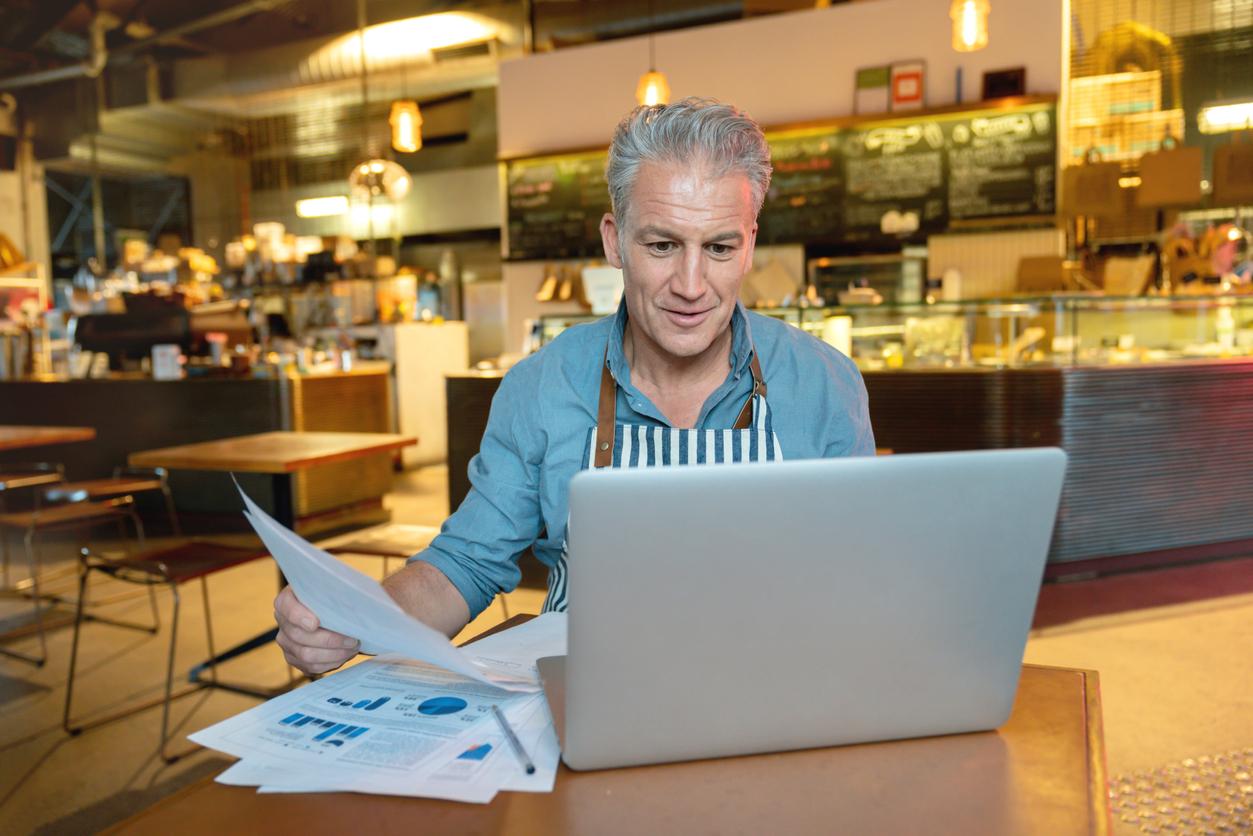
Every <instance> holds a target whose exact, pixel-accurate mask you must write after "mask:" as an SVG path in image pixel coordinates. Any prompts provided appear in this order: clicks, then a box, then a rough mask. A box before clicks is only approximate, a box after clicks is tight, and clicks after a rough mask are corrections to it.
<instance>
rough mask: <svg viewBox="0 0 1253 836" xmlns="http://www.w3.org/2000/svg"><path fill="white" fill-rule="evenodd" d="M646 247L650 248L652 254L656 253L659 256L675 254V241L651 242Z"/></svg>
mask: <svg viewBox="0 0 1253 836" xmlns="http://www.w3.org/2000/svg"><path fill="white" fill-rule="evenodd" d="M644 246H646V247H648V249H649V250H650V251H651V252H653V253H656V254H657V255H665V254H666V253H671V252H674V242H673V241H650V242H649V243H647V244H645V245H644Z"/></svg>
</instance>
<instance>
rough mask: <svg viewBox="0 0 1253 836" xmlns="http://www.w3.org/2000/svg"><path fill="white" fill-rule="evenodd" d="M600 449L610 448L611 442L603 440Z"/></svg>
mask: <svg viewBox="0 0 1253 836" xmlns="http://www.w3.org/2000/svg"><path fill="white" fill-rule="evenodd" d="M600 449H602V450H608V449H609V442H608V441H602V442H601V443H600Z"/></svg>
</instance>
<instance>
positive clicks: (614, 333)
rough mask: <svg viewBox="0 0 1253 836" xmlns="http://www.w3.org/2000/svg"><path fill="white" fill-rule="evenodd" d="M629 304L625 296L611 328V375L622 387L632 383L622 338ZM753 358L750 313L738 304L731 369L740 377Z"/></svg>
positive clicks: (740, 303)
mask: <svg viewBox="0 0 1253 836" xmlns="http://www.w3.org/2000/svg"><path fill="white" fill-rule="evenodd" d="M626 323H627V304H626V297H625V296H623V297H622V301H621V302H619V303H618V311H617V313H615V314H614V316H613V325H612V327H610V329H609V352H608V354H609V372H610V374H612V375H613V377H614V380H616V381H618V385H619V386H623V385H626V383H628V382H630V380H631V371H630V367H629V366H628V365H627V359H626V348H625V346H624V345H623V342H622V340H623V336H624V335H625V334H626ZM752 359H753V334H752V329H751V327H750V326H749V324H748V313H747V311H745V310H744V304H743V303H742V302H740V301H739V300H736V302H735V310H734V311H733V312H732V313H731V369H732V371H734V372H735V374H736V376H739V374H740V373H742V372H743V371H744V370H745V369H746V368H748V364H749V363H750V362H751V361H752Z"/></svg>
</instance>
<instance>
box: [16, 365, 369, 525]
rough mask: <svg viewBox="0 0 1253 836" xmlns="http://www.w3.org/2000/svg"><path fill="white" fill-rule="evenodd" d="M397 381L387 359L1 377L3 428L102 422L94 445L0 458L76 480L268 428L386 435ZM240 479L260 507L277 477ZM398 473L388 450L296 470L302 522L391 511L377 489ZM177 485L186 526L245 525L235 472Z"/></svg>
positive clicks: (174, 478) (178, 478)
mask: <svg viewBox="0 0 1253 836" xmlns="http://www.w3.org/2000/svg"><path fill="white" fill-rule="evenodd" d="M390 386H391V384H390V375H389V371H388V364H386V363H363V364H359V365H358V366H357V367H356V368H355V369H353V370H352V371H347V372H343V371H333V372H329V371H328V372H324V373H310V374H296V373H279V374H276V375H275V376H272V377H250V378H190V379H185V380H152V379H151V378H148V377H146V376H145V377H128V376H113V377H109V378H102V379H86V380H22V381H0V424H23V425H40V424H48V425H60V424H73V425H77V426H87V427H93V428H94V429H95V430H96V440H95V441H92V442H88V443H81V444H65V445H59V446H56V447H45V448H39V449H31V450H23V451H14V452H10V453H3V454H0V462H19V461H20V462H29V461H35V460H42V461H52V462H58V463H61V464H63V465H64V466H65V469H66V475H67V476H68V477H69V478H70V479H74V480H78V479H91V478H96V477H102V476H108V475H110V473H111V472H112V471H113V469H114V468H115V467H119V466H124V465H125V464H126V460H127V456H128V455H130V454H131V453H135V452H137V451H142V450H151V449H155V448H161V447H171V446H176V445H182V444H191V443H195V442H201V441H211V440H215V439H221V438H229V437H232V436H240V435H249V434H252V433H261V432H269V431H273V430H304V431H328V432H380V433H387V432H391V431H392V430H391V426H392V422H391V409H392V407H391V403H392V401H391V390H390ZM238 477H239V482H240V484H241V485H242V486H243V487H244V489H245V490H247V491H248V492H249V494H250V495H251V496H253V497H254V498H255V499H256V500H257V502H258V503H260V504H261V506H262V507H264V508H266V509H267V510H272V509H273V497H272V495H271V494H272V488H271V483H272V480H271V479H269V478H268V477H266V476H265V475H263V474H238ZM391 477H392V460H391V456H390V455H379V456H371V457H369V458H365V459H358V460H354V461H347V462H338V463H333V464H328V465H325V466H320V467H318V468H316V469H313V470H309V471H304V472H299V473H296V474H294V475H293V499H294V506H295V509H294V510H295V512H296V516H297V519H298V521H300V520H303V521H304V524H303V525H301V526H300V527H301V530H309V529H310V528H318V529H324V528H332V527H339V526H342V525H345V524H348V523H359V524H367V523H371V522H378V521H382V520H384V519H386V512H385V511H384V510H383V507H382V497H383V495H384V494H385V493H386V492H387V491H388V490H389V489H390V485H391ZM170 486H171V489H172V491H173V494H174V498H175V502H176V505H177V507H178V510H179V512H180V515H182V516H183V518H184V524H188V525H190V526H191V527H192V528H193V529H196V528H214V529H217V528H220V527H225V528H235V527H239V526H243V525H244V522H243V518H242V516H241V515H240V514H239V507H240V504H239V502H238V501H237V500H236V499H235V498H234V497H235V493H234V489H233V487H232V486H231V482H230V476H229V475H228V474H226V473H211V472H206V471H188V470H175V471H171V472H170ZM136 500H137V501H140V502H144V501H148V498H145V497H136ZM152 516H153V517H154V518H159V516H160V515H159V514H158V515H152Z"/></svg>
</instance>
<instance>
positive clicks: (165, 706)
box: [158, 583, 217, 763]
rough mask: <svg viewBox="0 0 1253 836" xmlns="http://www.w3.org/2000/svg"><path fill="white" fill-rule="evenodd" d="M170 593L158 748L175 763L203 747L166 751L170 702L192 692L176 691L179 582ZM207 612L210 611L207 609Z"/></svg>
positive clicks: (169, 760)
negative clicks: (168, 626) (170, 600)
mask: <svg viewBox="0 0 1253 836" xmlns="http://www.w3.org/2000/svg"><path fill="white" fill-rule="evenodd" d="M170 594H172V595H173V596H174V613H173V614H172V615H171V616H170V656H169V659H168V660H167V661H166V664H165V700H164V701H163V702H162V704H161V746H160V748H159V749H158V752H160V754H161V760H163V761H165V762H166V763H174V762H175V761H176V760H179V759H180V758H182V757H185V756H187V755H190V754H191V753H192V752H195V751H197V750H198V749H200V748H201V747H200V746H195V745H193V746H191V747H189V748H187V749H184V750H183V751H181V752H174V753H173V754H171V753H170V752H168V751H166V747H167V746H168V745H169V742H170V703H172V702H173V701H174V699H175V697H180V696H183V694H185V693H190V690H186V691H180V693H178V694H175V693H174V651H175V649H176V647H177V644H178V614H179V610H180V609H181V603H180V600H181V599H180V596H179V594H178V584H176V583H171V584H170ZM206 612H208V611H207V610H206ZM213 676H214V677H216V676H217V670H216V669H215V670H214V671H213ZM203 687H204V686H203V685H200V686H195V688H196V689H198V688H203Z"/></svg>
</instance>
